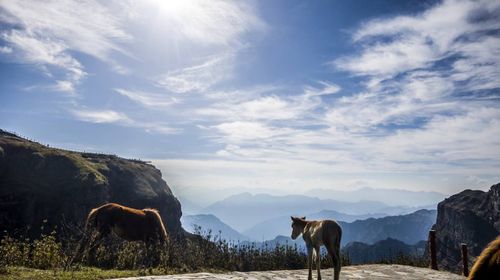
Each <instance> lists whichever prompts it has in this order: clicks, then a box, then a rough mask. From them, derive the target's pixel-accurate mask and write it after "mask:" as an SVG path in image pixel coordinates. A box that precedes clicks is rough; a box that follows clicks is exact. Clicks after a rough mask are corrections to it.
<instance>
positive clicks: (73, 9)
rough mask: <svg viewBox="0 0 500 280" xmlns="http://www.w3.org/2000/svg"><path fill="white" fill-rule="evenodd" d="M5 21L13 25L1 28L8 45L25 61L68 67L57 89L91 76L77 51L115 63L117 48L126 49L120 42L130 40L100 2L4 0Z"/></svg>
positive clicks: (1, 17) (1, 15)
mask: <svg viewBox="0 0 500 280" xmlns="http://www.w3.org/2000/svg"><path fill="white" fill-rule="evenodd" d="M0 21H1V22H3V23H4V24H6V26H7V27H8V28H5V29H3V30H2V31H1V32H0V36H1V38H2V39H3V40H4V41H5V42H6V43H7V44H8V46H2V49H4V50H11V51H10V52H9V53H12V55H14V56H15V57H16V58H17V59H18V60H20V61H22V62H27V63H33V64H37V65H40V66H41V67H46V66H51V67H56V68H57V69H62V70H64V71H65V72H66V75H65V77H64V80H61V78H60V77H58V79H60V81H57V83H56V84H55V86H54V90H59V91H66V92H74V87H75V85H77V84H78V83H80V81H81V79H82V78H84V77H85V76H86V75H87V73H86V71H85V70H84V67H83V65H82V64H81V62H80V61H78V60H77V59H76V58H75V57H74V56H73V55H72V54H71V51H78V52H81V53H85V54H88V55H91V56H93V57H96V58H98V59H100V60H103V61H107V62H112V60H111V58H110V53H111V52H113V51H118V52H124V51H123V50H122V48H120V47H119V46H118V44H116V43H115V40H128V39H130V36H129V35H128V34H127V33H126V32H125V31H123V29H122V28H121V26H120V19H119V18H118V17H117V16H115V15H114V14H113V13H112V12H111V11H110V10H108V9H107V7H106V6H104V5H102V4H100V3H99V2H95V1H86V2H80V1H71V0H63V1H29V0H21V1H2V2H1V3H0ZM113 63H114V62H113ZM47 69H48V68H44V70H46V71H49V70H47Z"/></svg>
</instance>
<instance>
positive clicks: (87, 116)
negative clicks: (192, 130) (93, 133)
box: [70, 109, 180, 134]
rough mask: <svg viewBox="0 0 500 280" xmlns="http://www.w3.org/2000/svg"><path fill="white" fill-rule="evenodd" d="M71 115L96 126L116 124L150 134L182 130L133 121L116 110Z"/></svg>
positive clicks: (76, 112)
mask: <svg viewBox="0 0 500 280" xmlns="http://www.w3.org/2000/svg"><path fill="white" fill-rule="evenodd" d="M70 113H71V114H72V115H73V116H74V117H76V118H77V119H78V120H80V121H84V122H90V123H96V124H116V125H121V126H125V127H135V128H140V129H143V130H144V131H146V132H148V133H159V134H175V133H178V132H179V131H180V130H179V129H176V128H173V127H170V126H168V124H165V123H161V122H151V121H142V120H137V119H132V118H130V117H129V116H127V115H126V114H125V113H122V112H117V111H114V110H93V109H92V110H91V109H74V110H70Z"/></svg>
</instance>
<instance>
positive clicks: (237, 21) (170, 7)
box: [137, 0, 266, 46]
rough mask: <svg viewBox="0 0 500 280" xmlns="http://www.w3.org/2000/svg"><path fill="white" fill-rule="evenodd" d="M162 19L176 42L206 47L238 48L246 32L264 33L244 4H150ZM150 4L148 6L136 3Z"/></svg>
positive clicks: (204, 0)
mask: <svg viewBox="0 0 500 280" xmlns="http://www.w3.org/2000/svg"><path fill="white" fill-rule="evenodd" d="M151 2H152V4H153V5H151V6H152V7H154V9H155V10H157V11H158V13H159V14H160V15H161V16H162V18H161V19H158V20H161V21H163V22H162V23H163V24H162V25H163V27H164V28H167V29H168V31H169V32H168V34H171V37H172V38H175V39H176V40H189V41H191V42H193V43H196V44H203V45H205V46H234V45H235V44H238V45H241V44H244V42H242V41H241V36H242V35H244V34H245V33H248V32H251V31H255V30H263V29H265V27H266V24H265V23H264V22H263V21H262V20H261V19H260V18H259V17H258V16H256V11H255V10H254V7H253V6H252V5H250V3H247V2H239V1H223V0H194V1H169V2H164V1H161V0H157V1H151ZM137 5H148V6H149V5H150V3H144V4H137Z"/></svg>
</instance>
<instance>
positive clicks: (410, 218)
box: [340, 209, 437, 244]
mask: <svg viewBox="0 0 500 280" xmlns="http://www.w3.org/2000/svg"><path fill="white" fill-rule="evenodd" d="M436 216H437V211H436V210H425V209H422V210H418V211H416V212H414V213H411V214H406V215H399V216H387V217H383V218H378V219H375V218H370V219H366V220H358V221H354V222H352V223H343V222H341V223H340V225H341V226H342V232H343V234H342V244H347V243H349V242H352V241H358V242H364V243H368V244H373V243H375V242H377V241H379V240H384V239H387V238H393V239H398V240H400V241H402V242H404V243H407V244H415V243H417V242H419V241H421V240H427V236H428V234H429V230H430V229H431V227H432V225H433V224H434V223H435V222H436Z"/></svg>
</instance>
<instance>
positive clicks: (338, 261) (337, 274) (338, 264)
mask: <svg viewBox="0 0 500 280" xmlns="http://www.w3.org/2000/svg"><path fill="white" fill-rule="evenodd" d="M335 251H336V252H335V253H336V254H335V259H336V262H335V275H334V276H333V279H334V280H339V277H340V269H341V265H342V259H340V248H339V247H337V248H336V250H335Z"/></svg>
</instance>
